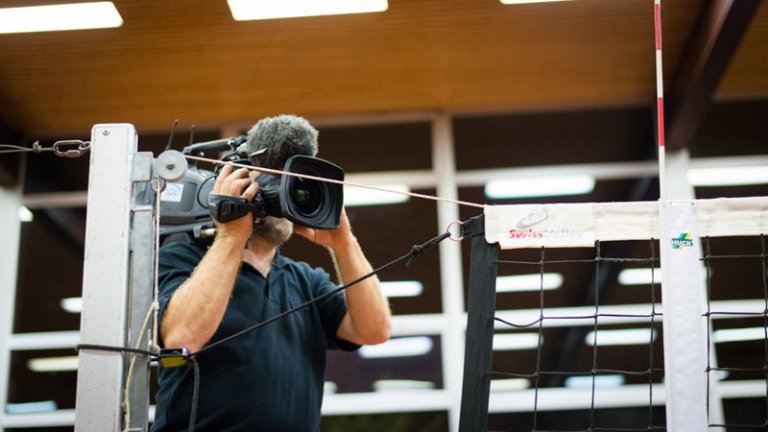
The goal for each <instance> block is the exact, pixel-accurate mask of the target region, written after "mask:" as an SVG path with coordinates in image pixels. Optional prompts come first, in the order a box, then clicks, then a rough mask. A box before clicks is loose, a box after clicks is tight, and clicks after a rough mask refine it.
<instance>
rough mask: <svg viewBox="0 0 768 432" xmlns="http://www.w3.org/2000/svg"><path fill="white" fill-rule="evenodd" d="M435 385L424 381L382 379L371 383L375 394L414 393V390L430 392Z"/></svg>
mask: <svg viewBox="0 0 768 432" xmlns="http://www.w3.org/2000/svg"><path fill="white" fill-rule="evenodd" d="M434 388H435V383H433V382H432V381H424V380H410V379H384V380H376V381H374V382H373V390H374V391H377V392H387V391H414V390H417V391H418V390H432V389H434Z"/></svg>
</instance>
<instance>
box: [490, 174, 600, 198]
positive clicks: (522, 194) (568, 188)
mask: <svg viewBox="0 0 768 432" xmlns="http://www.w3.org/2000/svg"><path fill="white" fill-rule="evenodd" d="M593 190H595V178H594V177H592V176H588V175H572V176H563V177H539V178H517V179H501V180H491V181H489V182H488V183H486V184H485V196H486V197H488V198H491V199H501V198H532V197H550V196H565V195H583V194H588V193H592V191H593Z"/></svg>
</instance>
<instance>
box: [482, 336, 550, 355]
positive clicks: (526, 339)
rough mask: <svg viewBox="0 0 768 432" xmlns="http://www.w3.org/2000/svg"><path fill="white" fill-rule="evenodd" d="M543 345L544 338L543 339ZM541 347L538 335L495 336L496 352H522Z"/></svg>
mask: <svg viewBox="0 0 768 432" xmlns="http://www.w3.org/2000/svg"><path fill="white" fill-rule="evenodd" d="M541 341H542V343H543V341H544V338H542V339H541ZM538 347H539V334H538V333H501V334H495V335H493V350H494V351H520V350H527V349H536V348H538Z"/></svg>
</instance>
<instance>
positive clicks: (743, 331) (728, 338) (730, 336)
mask: <svg viewBox="0 0 768 432" xmlns="http://www.w3.org/2000/svg"><path fill="white" fill-rule="evenodd" d="M765 338H766V328H765V327H748V328H736V329H721V330H715V331H714V332H712V341H713V342H715V343H727V342H746V341H753V340H764V339H765Z"/></svg>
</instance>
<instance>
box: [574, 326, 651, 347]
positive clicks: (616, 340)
mask: <svg viewBox="0 0 768 432" xmlns="http://www.w3.org/2000/svg"><path fill="white" fill-rule="evenodd" d="M655 340H656V329H647V328H646V329H642V328H639V329H626V330H598V331H597V341H595V331H594V330H593V331H591V332H589V333H587V336H586V337H584V343H586V344H587V345H590V346H594V345H598V346H616V345H647V344H649V343H651V342H653V341H655Z"/></svg>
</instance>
